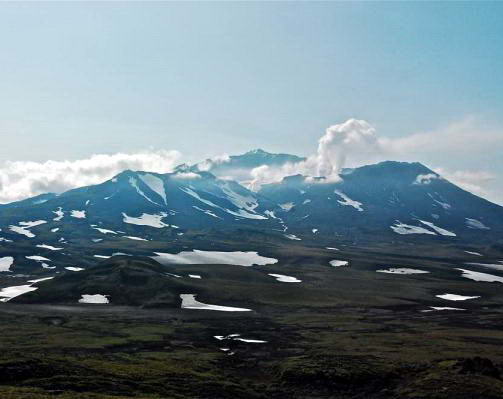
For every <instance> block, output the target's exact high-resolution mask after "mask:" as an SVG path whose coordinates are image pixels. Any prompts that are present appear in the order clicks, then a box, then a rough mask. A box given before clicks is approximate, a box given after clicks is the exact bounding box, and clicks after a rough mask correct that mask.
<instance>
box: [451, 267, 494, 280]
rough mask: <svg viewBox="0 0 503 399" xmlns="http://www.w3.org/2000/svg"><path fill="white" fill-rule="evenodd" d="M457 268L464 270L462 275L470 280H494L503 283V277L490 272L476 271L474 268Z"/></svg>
mask: <svg viewBox="0 0 503 399" xmlns="http://www.w3.org/2000/svg"><path fill="white" fill-rule="evenodd" d="M456 270H459V271H461V272H462V275H461V276H462V277H465V278H468V279H470V280H474V281H484V282H488V283H492V282H496V283H503V277H498V276H494V275H492V274H488V273H480V272H474V271H472V270H466V269H459V268H456Z"/></svg>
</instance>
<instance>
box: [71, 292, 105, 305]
mask: <svg viewBox="0 0 503 399" xmlns="http://www.w3.org/2000/svg"><path fill="white" fill-rule="evenodd" d="M109 296H110V295H101V294H94V295H89V294H83V295H82V297H81V298H80V299H79V303H101V304H104V303H110V301H109V300H108V298H107V297H109Z"/></svg>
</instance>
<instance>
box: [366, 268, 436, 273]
mask: <svg viewBox="0 0 503 399" xmlns="http://www.w3.org/2000/svg"><path fill="white" fill-rule="evenodd" d="M376 272H377V273H390V274H425V273H429V272H427V271H426V270H420V269H409V268H407V267H391V268H389V269H380V270H376Z"/></svg>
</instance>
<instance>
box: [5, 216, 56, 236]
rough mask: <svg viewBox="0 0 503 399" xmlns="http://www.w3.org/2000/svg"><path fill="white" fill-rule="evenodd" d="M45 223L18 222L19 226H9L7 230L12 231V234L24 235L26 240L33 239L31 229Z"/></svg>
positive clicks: (41, 221) (36, 221) (37, 221)
mask: <svg viewBox="0 0 503 399" xmlns="http://www.w3.org/2000/svg"><path fill="white" fill-rule="evenodd" d="M44 223H47V221H45V220H34V221H31V222H19V223H18V225H19V226H13V225H11V226H9V230H11V231H13V232H14V233H18V234H21V235H24V236H26V237H28V238H33V237H35V234H33V233H32V232H31V231H30V230H28V229H31V228H32V227H35V226H39V225H41V224H44Z"/></svg>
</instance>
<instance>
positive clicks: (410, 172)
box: [259, 161, 503, 240]
mask: <svg viewBox="0 0 503 399" xmlns="http://www.w3.org/2000/svg"><path fill="white" fill-rule="evenodd" d="M259 193H260V194H262V195H263V196H264V197H267V198H269V199H271V200H273V201H275V202H276V203H278V204H279V205H280V207H281V208H282V212H280V213H278V214H277V216H278V217H281V218H282V220H283V221H284V222H285V223H286V225H288V226H290V231H291V232H295V233H296V234H297V233H302V232H304V233H305V232H308V231H311V232H314V233H315V234H320V235H324V234H325V235H327V234H329V235H332V234H338V235H341V236H349V237H352V238H358V237H362V236H366V238H367V239H368V238H369V237H372V235H374V236H375V239H376V240H390V239H393V237H397V236H428V237H430V238H431V237H436V238H454V237H458V238H459V237H462V238H467V239H468V238H469V239H475V240H481V239H485V240H490V239H492V240H494V239H497V238H498V237H499V238H500V237H502V235H503V207H501V206H498V205H496V204H493V203H491V202H489V201H486V200H484V199H482V198H480V197H477V196H475V195H473V194H471V193H469V192H467V191H464V190H462V189H461V188H459V187H457V186H456V185H454V184H452V183H450V182H449V181H447V180H445V179H443V178H442V177H441V176H439V175H438V174H436V173H435V172H433V171H432V170H430V169H428V168H427V167H425V166H424V165H422V164H420V163H405V162H391V161H387V162H382V163H379V164H375V165H368V166H363V167H360V168H356V169H347V170H344V171H343V173H342V176H341V180H340V181H338V182H335V183H326V182H325V181H324V179H323V178H318V179H306V178H305V177H303V176H290V177H287V178H285V179H283V180H282V181H281V182H280V183H275V184H269V185H265V186H263V187H262V189H261V190H260V191H259Z"/></svg>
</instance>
